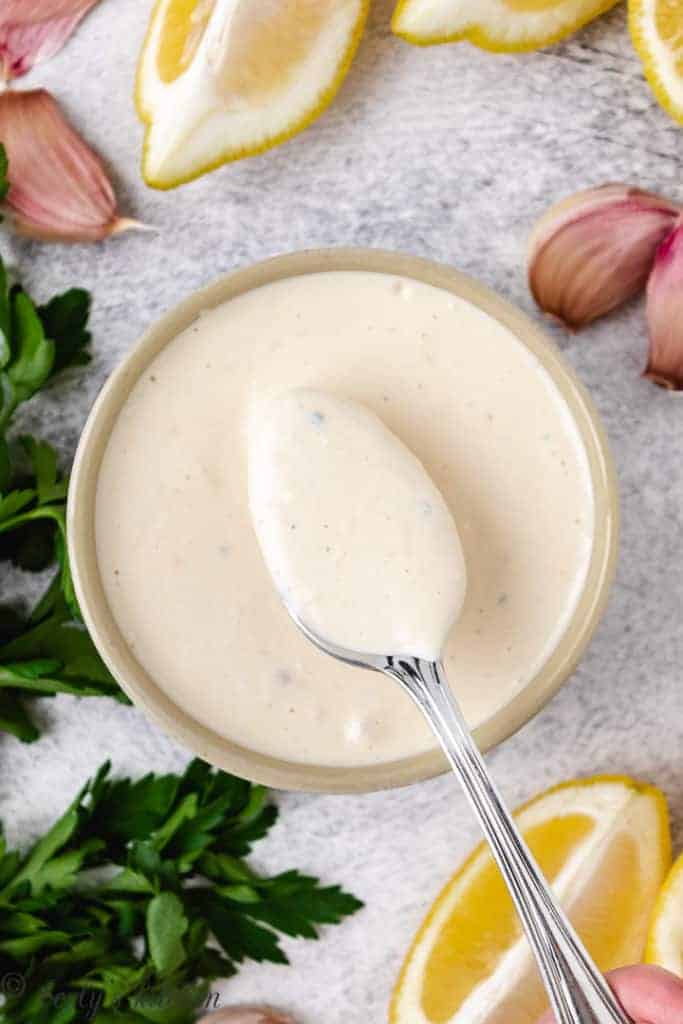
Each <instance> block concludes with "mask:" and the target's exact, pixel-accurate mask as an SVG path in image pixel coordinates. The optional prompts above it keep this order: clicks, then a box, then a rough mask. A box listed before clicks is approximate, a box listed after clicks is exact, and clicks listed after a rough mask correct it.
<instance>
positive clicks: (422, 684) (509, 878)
mask: <svg viewBox="0 0 683 1024" xmlns="http://www.w3.org/2000/svg"><path fill="white" fill-rule="evenodd" d="M384 671H385V672H386V673H387V674H388V675H391V676H394V677H395V678H397V679H398V680H399V681H400V682H401V683H402V685H403V686H404V687H406V688H407V689H408V692H409V693H410V695H411V697H412V698H413V700H414V701H415V702H416V704H417V705H418V706H419V707H420V709H421V710H422V712H423V713H424V715H425V716H426V717H427V720H428V721H429V723H430V725H431V727H432V729H433V730H434V732H435V733H436V735H437V737H438V739H439V741H440V743H441V746H442V747H443V749H444V751H445V753H446V756H447V757H448V760H449V761H450V763H451V766H452V768H453V771H454V772H455V774H456V775H457V776H458V778H459V779H460V782H461V783H462V786H463V789H464V790H465V793H466V795H467V798H468V800H469V802H470V804H471V805H472V808H473V809H474V812H475V814H476V815H477V817H478V818H479V822H480V824H481V826H482V829H483V831H484V834H485V836H486V838H487V840H488V842H489V845H490V847H491V852H492V853H493V856H494V857H495V859H496V862H497V864H498V867H499V868H500V872H501V874H502V876H503V878H504V880H505V883H506V885H507V887H508V889H509V890H510V895H511V896H512V899H513V901H514V903H515V906H516V908H517V912H518V914H519V917H520V920H521V922H522V924H523V926H524V930H525V932H526V935H527V939H528V941H529V945H530V946H531V949H532V950H533V953H534V956H535V957H536V961H537V963H538V969H539V971H540V974H541V977H542V979H543V982H544V984H545V987H546V989H547V991H548V995H549V997H550V1004H551V1006H552V1008H553V1011H554V1013H555V1018H556V1021H557V1024H632V1021H631V1019H630V1017H629V1016H628V1015H627V1014H626V1013H625V1012H624V1010H623V1009H622V1007H621V1006H620V1005H619V1003H618V1002H617V999H616V996H615V995H614V993H613V992H612V990H611V989H610V987H609V985H608V984H607V982H606V981H605V979H604V978H603V976H602V974H601V973H600V972H599V971H598V969H597V967H596V966H595V964H594V963H593V961H592V960H591V958H590V956H589V954H588V952H587V951H586V949H585V947H584V945H583V943H582V942H581V940H580V939H579V937H578V935H577V934H576V932H575V931H574V929H573V927H572V926H571V924H570V923H569V921H568V920H567V918H566V916H565V914H564V912H563V911H562V910H561V909H560V907H559V906H558V905H557V903H556V901H555V898H554V896H553V895H552V893H551V892H550V889H549V888H548V886H547V884H546V882H545V879H544V878H543V876H542V874H541V872H540V869H539V867H538V865H537V864H536V861H535V860H534V858H533V856H532V854H531V852H530V850H529V848H528V847H527V845H526V843H525V842H524V840H523V839H522V836H521V835H520V832H519V830H518V828H517V826H516V824H515V822H514V820H513V818H512V817H511V815H510V813H509V811H508V810H507V808H506V807H505V805H504V803H503V801H502V798H501V796H500V794H499V792H498V790H497V788H496V785H495V783H494V782H493V780H492V778H491V776H490V775H489V772H488V769H487V767H486V765H485V763H484V759H483V757H482V756H481V754H480V753H479V750H478V748H477V746H476V744H475V743H474V740H473V739H472V736H471V733H470V731H469V728H468V727H467V724H466V722H465V720H464V718H463V715H462V712H461V710H460V707H459V705H458V703H457V701H456V699H455V697H454V696H453V694H452V692H451V690H450V687H449V685H448V681H447V680H446V676H445V673H444V669H443V666H442V665H440V664H436V663H434V662H429V661H421V660H417V659H404V658H401V659H395V658H391V659H389V660H388V662H387V664H386V666H385V667H384Z"/></svg>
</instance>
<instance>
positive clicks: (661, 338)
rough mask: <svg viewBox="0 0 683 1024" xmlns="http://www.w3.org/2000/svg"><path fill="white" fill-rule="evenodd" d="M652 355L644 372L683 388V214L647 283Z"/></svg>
mask: <svg viewBox="0 0 683 1024" xmlns="http://www.w3.org/2000/svg"><path fill="white" fill-rule="evenodd" d="M647 320H648V327H649V329H650V355H649V359H648V364H647V368H646V370H645V376H646V377H648V378H649V379H650V380H653V381H654V382H655V384H659V385H660V387H663V388H669V389H670V390H671V391H683V218H681V219H679V221H678V224H677V225H676V228H675V229H674V230H673V231H672V232H671V233H670V234H669V235H668V236H667V237H666V238H665V239H664V241H663V242H662V243H661V244H660V246H659V248H658V249H657V255H656V257H655V265H654V269H653V271H652V273H651V274H650V279H649V280H648V283H647Z"/></svg>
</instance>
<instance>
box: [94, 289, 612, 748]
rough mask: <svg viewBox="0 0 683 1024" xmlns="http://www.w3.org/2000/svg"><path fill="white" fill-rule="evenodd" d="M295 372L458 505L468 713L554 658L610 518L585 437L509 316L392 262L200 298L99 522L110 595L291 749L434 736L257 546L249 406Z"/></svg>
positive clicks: (111, 471) (120, 462) (154, 638)
mask: <svg viewBox="0 0 683 1024" xmlns="http://www.w3.org/2000/svg"><path fill="white" fill-rule="evenodd" d="M298 387H313V388H317V389H322V390H325V391H329V392H331V393H333V394H338V395H345V396H348V397H349V398H350V399H352V400H355V401H357V402H360V403H362V404H363V405H364V406H366V407H367V408H369V409H371V410H373V411H374V412H375V413H376V414H377V415H378V416H379V417H380V418H381V420H382V422H383V423H384V424H385V425H386V426H387V428H388V429H389V430H391V431H392V432H393V433H394V434H395V435H396V436H397V437H399V438H401V440H402V441H403V442H404V443H405V444H406V445H407V446H408V447H409V448H410V449H411V451H413V452H414V453H415V455H416V457H417V458H418V459H419V460H420V462H421V463H422V465H423V466H424V467H425V469H426V471H427V472H428V473H429V475H430V477H431V478H432V480H433V481H434V483H435V485H436V487H437V488H438V490H439V491H440V492H441V494H442V495H443V496H444V498H445V500H446V503H447V505H448V507H449V508H450V510H451V512H452V513H453V516H454V519H455V521H456V523H457V525H458V532H459V534H460V538H461V541H462V545H463V549H464V553H465V561H466V564H467V577H468V578H467V596H466V599H465V604H464V607H463V611H462V615H461V616H460V619H459V620H458V622H457V624H456V626H455V627H454V629H453V630H452V631H451V634H450V637H449V639H448V644H447V647H446V650H445V658H444V660H445V664H446V669H447V672H448V676H449V679H450V681H451V683H452V685H453V687H454V689H455V690H456V691H457V695H458V697H459V698H460V700H461V703H462V705H463V709H464V711H465V714H466V716H467V718H468V720H469V722H470V724H471V725H473V726H474V725H477V724H478V723H479V722H481V721H482V720H484V719H486V718H487V717H489V716H490V715H491V714H492V713H493V712H494V711H495V710H496V709H497V708H499V707H500V706H501V705H502V704H504V703H505V702H506V701H508V700H509V699H510V698H511V697H513V696H514V694H515V693H517V692H518V691H519V689H520V688H521V687H523V686H524V685H525V684H526V683H527V682H528V681H529V680H530V679H531V678H532V677H533V676H534V675H535V674H536V673H537V672H538V671H539V670H540V669H541V668H542V666H543V665H544V663H545V662H546V660H547V659H548V657H549V656H550V654H551V653H552V651H553V650H554V648H555V647H556V645H557V642H558V640H559V638H560V636H561V635H562V633H563V631H564V630H565V628H566V626H567V624H568V622H569V620H570V618H571V615H572V613H573V611H574V609H575V607H576V602H577V600H578V597H579V594H580V592H581V589H582V586H583V583H584V580H585V576H586V571H587V567H588V563H589V559H590V552H591V547H592V537H593V529H594V505H593V496H592V492H591V485H590V475H589V469H588V463H587V458H586V454H585V451H584V449H583V446H582V443H581V440H580V438H579V436H578V433H577V430H576V428H575V427H574V424H573V421H572V419H571V417H570V414H569V411H568V409H567V407H566V405H565V403H564V401H563V399H562V396H561V395H560V394H559V392H558V391H557V389H556V387H555V385H554V383H553V381H552V380H551V379H550V377H549V376H548V374H547V373H546V372H545V370H544V369H543V368H542V367H541V366H540V365H539V363H538V362H537V360H536V359H535V357H534V356H533V355H532V354H531V353H529V351H528V350H527V349H526V348H525V347H524V346H523V345H522V344H521V343H520V342H519V341H518V339H517V338H516V337H515V336H514V335H513V334H512V333H511V332H510V331H508V330H507V328H505V327H503V326H502V325H501V324H499V323H498V322H497V321H495V320H493V319H491V318H490V317H489V316H487V315H486V314H485V313H483V312H482V311H481V310H479V309H477V308H476V307H474V306H472V305H470V304H469V303H467V302H465V301H462V300H459V299H457V298H456V297H454V296H453V295H451V294H450V293H448V292H444V291H441V290H439V289H436V288H432V287H430V286H428V285H424V284H420V283H417V282H414V281H411V280H406V279H397V278H395V277H392V276H388V275H384V274H375V273H361V272H330V273H321V274H312V275H305V276H301V277H295V278H292V279H289V280H285V281H280V282H277V283H274V284H270V285H267V286H265V287H263V288H260V289H255V290H253V291H251V292H249V293H248V294H245V295H242V296H240V297H238V298H236V299H234V300H232V301H230V302H228V303H226V304H225V305H223V306H221V307H219V308H217V309H215V310H212V311H210V312H207V313H206V314H205V315H203V316H202V317H201V318H200V319H199V320H198V321H197V323H195V324H194V325H193V326H192V327H190V328H189V329H188V330H187V331H185V332H184V333H183V334H181V335H179V336H178V337H177V338H176V339H175V340H174V341H173V342H172V343H171V344H169V345H168V346H167V347H166V348H165V349H164V351H163V352H161V353H160V355H159V356H158V357H157V358H156V359H155V360H154V362H153V364H152V365H151V366H150V367H149V368H148V369H147V371H146V372H145V373H144V375H143V376H142V377H141V379H140V380H139V381H138V382H137V384H136V385H135V387H134V388H133V391H132V392H131V395H130V397H129V399H128V401H127V402H126V405H125V406H124V408H123V410H122V412H121V414H120V416H119V418H118V420H117V422H116V424H115V426H114V428H113V431H112V435H111V438H110V441H109V444H108V447H107V450H106V453H105V456H104V459H103V463H102V467H101V472H100V478H99V484H98V496H97V510H96V524H95V525H96V540H97V550H98V558H99V564H100V568H101V573H102V578H103V582H104V587H105V591H106V594H107V598H108V600H109V603H110V606H111V609H112V612H113V614H114V616H115V618H116V620H117V622H118V624H119V626H120V628H121V631H122V633H123V635H124V636H125V638H126V640H127V642H128V643H129V645H130V646H131V648H132V650H133V652H134V653H135V655H136V657H137V658H138V660H139V661H140V663H141V664H142V665H143V666H144V667H145V668H146V669H147V671H148V672H149V673H150V674H151V675H152V677H153V678H154V679H155V680H156V681H157V682H158V684H159V686H161V687H162V688H163V690H164V691H165V692H166V694H167V695H168V696H169V697H170V698H171V699H172V700H173V701H175V702H176V703H177V704H178V705H179V706H181V707H182V708H183V709H185V710H186V711H187V712H189V713H190V714H191V715H193V717H194V718H195V719H196V720H197V721H199V722H201V723H203V724H204V725H206V726H208V727H209V728H211V729H213V730H214V731H215V732H217V733H219V734H222V735H224V736H226V737H227V738H229V739H232V740H234V741H236V742H238V743H240V744H242V745H244V746H247V747H250V748H252V749H255V750H258V751H261V752H264V753H267V754H270V755H273V756H276V757H283V758H286V759H289V760H292V761H298V762H307V763H314V764H321V765H353V764H372V763H378V762H387V761H391V760H394V759H396V758H401V757H406V756H409V755H412V754H416V753H420V752H422V751H425V750H427V749H430V748H432V747H433V746H434V740H433V738H432V736H431V734H430V732H429V729H428V727H427V726H426V724H424V723H423V722H422V720H421V716H420V714H419V712H418V711H417V709H416V708H414V707H413V705H412V702H411V700H410V698H409V697H408V696H407V695H405V694H404V693H402V692H401V691H400V690H399V688H398V687H397V686H396V685H395V684H394V683H393V682H392V681H391V680H390V679H388V678H385V677H383V676H380V675H370V674H369V673H367V672H365V671H364V670H362V669H356V668H352V667H350V666H347V665H344V664H342V663H340V662H336V661H334V660H333V659H331V658H330V657H329V656H327V655H325V654H323V653H322V652H320V651H317V650H316V649H315V648H314V647H313V645H312V644H311V643H310V642H309V641H308V640H306V639H305V637H303V636H302V635H301V633H300V631H299V630H298V629H297V627H296V625H295V624H294V623H293V622H292V620H291V619H290V617H289V615H288V613H287V611H286V610H285V608H284V606H283V604H282V602H281V600H280V597H279V595H278V594H277V592H276V590H275V588H274V587H273V585H272V580H271V577H270V574H269V572H268V570H267V568H266V566H265V564H264V561H263V558H262V556H261V552H260V549H259V545H258V541H257V538H256V535H255V531H254V528H253V525H252V520H251V515H250V510H249V502H248V480H247V461H248V460H247V451H248V443H247V433H248V432H247V426H248V423H249V420H250V413H251V412H252V411H253V410H254V409H255V408H257V407H258V405H259V404H261V403H263V402H267V401H268V400H269V399H270V398H274V397H277V396H278V395H280V394H282V393H283V392H284V391H286V390H288V389H291V388H298Z"/></svg>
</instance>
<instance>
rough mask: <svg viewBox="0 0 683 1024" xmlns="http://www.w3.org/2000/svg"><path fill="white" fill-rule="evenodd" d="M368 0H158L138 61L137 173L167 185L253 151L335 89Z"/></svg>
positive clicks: (309, 115) (293, 126)
mask: <svg viewBox="0 0 683 1024" xmlns="http://www.w3.org/2000/svg"><path fill="white" fill-rule="evenodd" d="M368 6H369V0H158V3H157V6H156V8H155V10H154V13H153V15H152V20H151V23H150V27H149V31H148V33H147V39H146V42H145V45H144V48H143V52H142V55H141V58H140V64H139V67H138V78H137V90H136V100H137V106H138V110H139V113H140V116H141V118H142V119H143V121H145V122H146V124H147V132H146V138H145V145H144V155H143V173H144V176H145V180H146V181H147V182H148V184H150V185H152V186H154V187H158V188H172V187H174V186H175V185H179V184H181V183H182V182H184V181H189V180H191V179H192V178H196V177H198V176H199V175H201V174H204V173H205V172H206V171H209V170H212V169H213V168H215V167H218V166H219V165H221V164H223V163H226V162H228V161H230V160H237V159H239V158H240V157H245V156H252V155H254V154H255V153H260V152H262V151H263V150H265V149H268V148H270V147H271V146H274V145H276V144H277V143H279V142H283V141H284V140H285V139H288V138H290V137H291V136H292V135H294V134H296V133H297V132H299V131H301V130H302V129H303V128H305V127H306V126H307V125H308V124H310V123H311V121H313V120H314V119H315V118H316V117H317V116H318V115H319V114H320V113H321V112H322V111H323V110H324V109H325V107H326V106H327V105H328V103H329V102H330V101H331V100H332V98H333V97H334V95H335V93H336V92H337V90H338V88H339V86H340V85H341V82H342V81H343V79H344V77H345V74H346V72H347V70H348V68H349V66H350V63H351V60H352V58H353V55H354V53H355V50H356V47H357V45H358V42H359V40H360V36H361V33H362V30H363V27H364V24H365V20H366V17H367V13H368Z"/></svg>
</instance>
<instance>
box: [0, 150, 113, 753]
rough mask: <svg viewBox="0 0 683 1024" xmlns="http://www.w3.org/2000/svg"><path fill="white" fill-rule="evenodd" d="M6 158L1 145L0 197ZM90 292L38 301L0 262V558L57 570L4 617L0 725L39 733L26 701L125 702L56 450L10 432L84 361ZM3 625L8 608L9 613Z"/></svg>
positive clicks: (22, 734) (25, 735) (23, 736)
mask: <svg viewBox="0 0 683 1024" xmlns="http://www.w3.org/2000/svg"><path fill="white" fill-rule="evenodd" d="M3 173H4V174H6V160H5V158H4V151H3V150H2V147H1V146H0V200H1V199H2V187H3V185H2V182H3ZM89 315H90V296H89V295H88V293H87V292H85V291H83V290H82V289H80V288H72V289H70V290H69V291H66V292H64V293H63V294H61V295H57V296H55V297H54V298H52V299H51V300H50V301H49V302H47V303H46V304H45V305H44V306H39V307H37V306H36V305H35V304H34V303H33V301H32V300H31V298H30V297H29V296H28V295H27V293H26V292H25V291H24V290H23V289H22V288H21V286H20V285H10V282H9V279H8V275H7V272H6V270H5V268H4V265H3V263H2V260H0V560H2V559H7V560H10V561H11V562H13V563H14V565H16V566H17V567H19V568H20V569H23V570H26V571H29V572H40V571H42V570H44V569H46V568H48V567H49V566H50V565H52V564H53V563H55V562H56V564H57V567H58V573H57V575H56V576H55V578H54V580H53V583H52V585H51V587H50V589H49V590H48V592H47V594H46V595H45V597H44V598H43V600H42V601H41V602H40V604H39V605H38V607H37V608H36V609H34V611H33V613H32V614H31V615H30V617H29V618H28V619H27V620H24V619H23V618H22V617H21V616H17V614H16V613H14V617H13V624H12V629H11V631H9V633H8V631H7V627H6V626H5V628H2V626H3V621H2V620H0V731H4V732H7V733H10V734H11V735H13V736H15V737H16V738H17V739H20V740H22V741H23V742H26V743H30V742H33V741H34V740H36V739H38V736H39V731H38V729H37V727H36V725H35V724H34V723H33V721H32V719H31V716H30V711H29V705H28V704H27V700H28V699H30V698H34V697H38V696H39V697H53V696H55V695H56V694H58V693H69V694H74V695H76V696H80V697H91V696H97V697H100V696H107V697H113V698H114V699H116V700H120V701H124V702H125V701H126V698H125V697H124V695H123V694H122V692H121V691H120V690H119V688H118V686H117V685H116V683H115V681H114V679H113V678H112V676H111V675H110V673H109V672H108V670H107V669H106V668H105V666H104V664H103V663H102V661H101V659H100V657H99V655H98V654H97V652H96V650H95V648H94V646H93V644H92V642H91V640H90V638H89V637H88V634H87V632H86V631H85V628H84V627H83V625H82V624H81V621H80V613H79V609H78V602H77V600H76V595H75V591H74V586H73V580H72V578H71V571H70V567H69V559H68V553H67V542H66V497H67V488H68V480H67V478H66V477H65V476H64V475H63V474H61V473H60V471H59V465H58V459H57V453H56V452H55V451H54V449H53V448H52V447H51V446H50V445H49V444H47V443H46V442H45V441H41V440H37V439H36V438H33V437H30V436H22V437H19V438H18V439H13V440H10V439H8V434H7V431H8V428H9V427H10V426H11V422H12V419H13V417H14V414H15V412H16V410H17V408H18V407H19V406H20V405H21V404H22V403H23V402H27V401H29V400H30V399H31V398H32V397H33V396H34V395H35V394H36V393H37V392H39V391H40V390H42V389H43V388H44V387H46V386H48V385H49V384H50V382H51V381H52V379H53V378H54V377H55V375H56V374H58V373H60V372H61V371H63V370H66V369H67V368H69V367H71V366H80V365H83V364H84V363H87V362H88V361H89V359H90V355H89V353H88V345H89V343H90V333H89V331H88V328H87V325H88V317H89ZM4 621H5V623H6V622H7V621H8V620H7V612H6V611H5V619H4Z"/></svg>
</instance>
